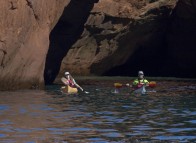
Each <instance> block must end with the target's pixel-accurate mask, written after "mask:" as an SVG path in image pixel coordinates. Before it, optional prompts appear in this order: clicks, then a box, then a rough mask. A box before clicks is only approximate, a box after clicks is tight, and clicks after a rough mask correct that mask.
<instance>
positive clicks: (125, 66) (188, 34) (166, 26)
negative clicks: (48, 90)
mask: <svg viewBox="0 0 196 143" xmlns="http://www.w3.org/2000/svg"><path fill="white" fill-rule="evenodd" d="M195 10H196V8H195V1H194V0H179V1H177V0H149V1H147V0H141V1H137V0H100V1H99V3H98V4H96V5H95V7H94V9H93V10H92V13H91V15H90V17H89V19H88V21H87V22H86V24H85V29H84V32H83V33H82V36H81V37H80V39H79V40H78V41H77V42H76V43H75V44H74V45H73V46H72V48H71V49H70V50H69V51H68V53H67V55H66V57H65V58H64V60H63V62H62V66H61V72H60V73H63V71H70V72H71V73H74V74H77V75H89V74H90V75H128V76H133V75H134V76H135V75H137V71H138V70H144V71H145V72H146V73H147V75H149V76H179V77H196V71H195V69H196V62H194V61H195V60H196V58H195V54H196V49H195V45H196V43H195V41H196V40H195V37H196V36H195V34H196V32H195V28H196V26H195ZM60 75H61V74H60Z"/></svg>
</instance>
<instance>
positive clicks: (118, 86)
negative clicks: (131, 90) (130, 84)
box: [114, 83, 122, 88]
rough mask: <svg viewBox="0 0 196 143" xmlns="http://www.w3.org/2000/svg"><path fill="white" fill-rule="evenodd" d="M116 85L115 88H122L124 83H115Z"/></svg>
mask: <svg viewBox="0 0 196 143" xmlns="http://www.w3.org/2000/svg"><path fill="white" fill-rule="evenodd" d="M114 87H115V88H121V87H122V84H121V83H114Z"/></svg>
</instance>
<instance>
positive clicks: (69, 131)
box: [0, 85, 196, 143]
mask: <svg viewBox="0 0 196 143" xmlns="http://www.w3.org/2000/svg"><path fill="white" fill-rule="evenodd" d="M59 88H60V86H59V85H56V86H50V87H47V89H46V90H36V91H35V90H26V91H15V92H0V98H1V100H0V142H1V143H4V142H5V143H15V142H16V143H18V142H20V143H23V142H24V143H42V142H43V143H69V142H70V143H72V142H78V143H81V142H82V143H109V142H111V143H125V142H136V143H137V142H143V143H147V142H182V143H184V142H196V95H189V94H186V95H181V94H179V95H177V96H168V95H167V96H165V93H164V92H161V94H160V93H159V92H157V93H155V94H153V95H146V96H131V95H130V94H129V93H128V92H129V91H128V90H127V89H125V90H123V91H121V92H120V93H119V94H113V93H112V90H113V89H112V88H111V87H107V86H96V85H90V86H84V88H85V89H86V90H87V91H89V92H90V93H89V94H85V93H82V92H80V93H79V94H77V95H62V93H61V92H60V90H59Z"/></svg>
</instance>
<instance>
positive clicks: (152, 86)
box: [149, 81, 157, 88]
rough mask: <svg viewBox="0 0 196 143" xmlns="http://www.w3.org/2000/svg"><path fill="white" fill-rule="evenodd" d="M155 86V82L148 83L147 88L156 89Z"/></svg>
mask: <svg viewBox="0 0 196 143" xmlns="http://www.w3.org/2000/svg"><path fill="white" fill-rule="evenodd" d="M156 85H157V83H156V82H155V81H151V82H150V83H149V87H151V88H154V87H156Z"/></svg>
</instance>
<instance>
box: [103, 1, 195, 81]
mask: <svg viewBox="0 0 196 143" xmlns="http://www.w3.org/2000/svg"><path fill="white" fill-rule="evenodd" d="M192 2H193V1H192ZM163 24H165V25H163ZM160 25H163V27H166V28H165V31H163V28H160V29H159V32H158V33H161V34H160V35H157V33H154V37H153V38H152V39H151V41H152V42H151V43H150V44H149V45H151V46H149V45H139V47H138V48H137V50H136V51H135V52H134V54H133V55H132V56H131V57H130V58H129V59H128V60H127V61H126V62H125V63H124V64H123V65H120V66H117V67H114V68H112V69H110V70H109V71H107V72H105V73H104V75H106V76H117V75H121V76H137V71H138V70H144V71H145V73H146V75H148V76H163V77H164V76H165V77H182V78H196V62H195V60H196V57H195V54H196V49H195V45H196V41H195V37H196V26H195V25H196V3H195V4H194V3H191V1H190V4H187V2H186V1H184V0H180V1H179V2H178V3H177V5H176V7H175V9H174V10H173V11H172V14H171V15H170V17H169V18H168V19H163V20H162V21H160ZM161 27H162V26H161Z"/></svg>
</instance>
